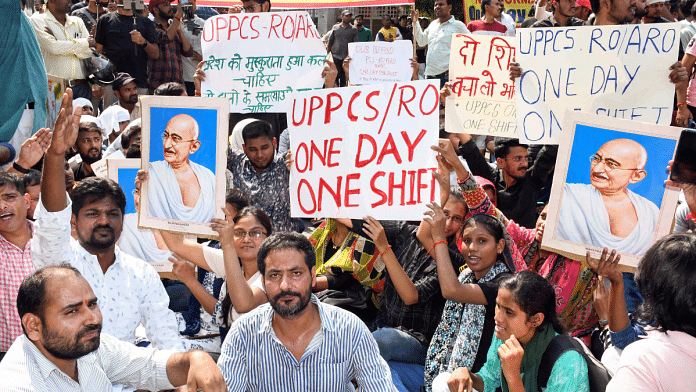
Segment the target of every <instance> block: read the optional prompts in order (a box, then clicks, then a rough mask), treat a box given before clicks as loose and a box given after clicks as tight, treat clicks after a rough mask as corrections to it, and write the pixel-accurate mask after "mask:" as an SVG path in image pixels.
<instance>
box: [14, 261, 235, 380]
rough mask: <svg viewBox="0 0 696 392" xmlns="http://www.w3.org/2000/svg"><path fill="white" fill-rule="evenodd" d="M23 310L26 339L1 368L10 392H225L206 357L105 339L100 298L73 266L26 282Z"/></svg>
mask: <svg viewBox="0 0 696 392" xmlns="http://www.w3.org/2000/svg"><path fill="white" fill-rule="evenodd" d="M16 303H17V309H18V311H19V314H20V317H21V318H22V329H23V330H24V335H23V336H20V337H19V338H17V340H15V342H14V344H12V347H11V348H10V350H9V351H8V353H7V356H6V357H5V358H4V360H3V361H2V363H0V377H1V378H2V380H3V382H2V384H3V385H2V387H0V389H2V390H3V391H8V392H13V391H17V392H19V391H63V392H70V391H96V392H106V391H111V390H112V382H119V383H124V384H127V385H130V386H132V387H135V388H146V389H147V390H153V391H157V390H163V389H171V388H173V387H175V386H180V385H183V384H187V386H188V388H190V389H189V390H192V391H195V390H205V391H215V392H219V391H224V390H225V382H224V379H223V378H222V375H221V374H220V371H219V369H218V368H217V366H215V362H213V359H212V358H211V357H210V355H208V354H206V353H204V352H202V351H189V352H187V353H174V352H171V351H159V350H156V349H151V348H138V347H135V346H133V345H132V344H129V343H126V342H122V341H119V340H118V339H115V338H114V337H112V336H110V335H108V334H102V333H101V330H102V315H101V310H100V308H99V305H98V304H97V297H96V296H95V295H94V291H92V288H91V287H90V285H89V283H88V282H87V281H86V280H85V278H84V277H82V275H81V274H80V272H79V271H78V270H77V269H75V268H73V267H71V266H69V265H67V264H65V265H61V266H58V267H47V268H43V269H40V270H38V271H36V272H35V273H33V274H32V275H30V276H29V277H27V278H26V279H25V280H24V281H23V282H22V284H21V286H20V288H19V293H18V295H17V300H16Z"/></svg>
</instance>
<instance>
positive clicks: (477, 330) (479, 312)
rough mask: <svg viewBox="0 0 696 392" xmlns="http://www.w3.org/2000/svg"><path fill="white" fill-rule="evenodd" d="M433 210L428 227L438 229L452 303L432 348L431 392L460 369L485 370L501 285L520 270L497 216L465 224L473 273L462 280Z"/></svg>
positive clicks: (438, 251) (440, 264) (441, 274)
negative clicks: (436, 382) (438, 378)
mask: <svg viewBox="0 0 696 392" xmlns="http://www.w3.org/2000/svg"><path fill="white" fill-rule="evenodd" d="M430 207H431V208H432V210H433V211H432V212H431V213H430V214H431V215H432V217H433V218H432V219H428V218H426V222H428V223H430V224H431V225H432V229H431V234H432V237H433V242H434V243H435V244H436V245H435V251H434V255H433V257H434V258H435V261H436V262H437V274H438V279H439V281H440V288H441V289H442V295H443V297H445V298H446V299H447V300H448V301H447V303H446V304H445V310H444V311H443V313H442V319H441V321H440V324H439V325H438V327H437V330H436V331H435V335H433V339H432V340H431V342H430V346H429V347H428V354H427V357H426V362H425V379H424V381H425V389H426V391H430V390H431V388H432V381H433V379H434V378H435V377H436V376H437V375H438V374H440V373H443V372H452V371H454V369H456V368H459V367H466V368H470V369H472V371H474V372H476V371H478V370H479V369H480V368H481V366H483V364H484V363H485V361H486V353H487V352H488V347H489V346H490V344H491V338H492V337H493V329H494V320H493V317H494V313H495V298H496V296H497V295H498V286H497V281H498V280H499V279H500V278H501V277H504V276H506V275H508V274H509V273H510V272H514V270H515V266H514V264H513V261H512V257H511V254H510V248H509V247H508V246H507V244H506V239H505V228H504V227H503V224H502V223H501V222H500V221H499V220H498V219H496V218H495V217H493V216H490V215H486V214H476V215H473V216H471V217H470V218H469V219H467V221H466V222H465V223H464V231H463V233H462V253H463V255H464V259H465V260H466V263H467V268H466V269H465V270H464V271H462V272H461V273H460V274H459V277H457V273H456V272H455V270H454V268H452V263H451V261H450V259H449V252H448V251H447V249H446V248H445V247H444V246H443V245H442V244H443V242H442V238H443V235H444V222H445V220H446V217H445V215H444V213H443V211H442V208H440V207H439V206H438V205H432V206H430Z"/></svg>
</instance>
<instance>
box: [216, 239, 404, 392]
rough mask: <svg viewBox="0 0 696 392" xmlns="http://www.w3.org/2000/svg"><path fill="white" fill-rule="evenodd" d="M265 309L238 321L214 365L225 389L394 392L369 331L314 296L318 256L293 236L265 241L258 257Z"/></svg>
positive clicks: (234, 390)
mask: <svg viewBox="0 0 696 392" xmlns="http://www.w3.org/2000/svg"><path fill="white" fill-rule="evenodd" d="M258 267H259V272H261V275H262V281H263V286H264V290H265V292H266V297H267V298H268V304H264V305H261V306H259V307H258V308H256V309H255V310H254V311H253V312H250V313H249V314H248V315H247V316H246V317H243V318H241V319H239V320H237V321H236V322H235V323H234V324H233V325H232V329H231V330H230V332H229V333H228V335H227V339H225V342H224V343H223V345H222V353H221V355H220V358H219V360H218V366H219V367H220V370H221V371H222V374H223V376H224V378H225V381H226V382H227V388H228V389H229V391H230V392H236V391H274V392H275V391H277V392H281V391H282V392H285V391H290V390H303V391H348V390H351V389H353V387H352V385H351V380H352V379H354V378H355V379H356V380H357V383H358V388H359V389H360V391H361V392H377V391H384V392H387V391H393V390H394V385H393V384H392V381H391V375H390V372H389V368H388V366H387V364H386V362H385V361H384V359H382V357H380V355H379V351H378V349H377V344H376V343H375V341H374V339H373V338H372V336H371V334H370V331H369V330H368V329H367V326H366V325H365V324H364V323H363V322H362V321H361V320H360V319H359V318H358V317H357V316H355V315H353V314H352V313H350V312H348V311H345V310H343V309H340V308H337V307H335V306H332V305H327V304H322V303H321V302H319V300H318V299H317V297H316V296H314V295H313V294H312V285H313V284H314V283H315V282H316V261H315V251H314V247H313V246H312V244H311V243H310V242H309V240H308V239H307V238H305V237H304V236H302V235H301V234H297V233H278V234H274V235H272V236H270V237H268V238H267V239H266V240H265V241H264V242H263V244H262V245H261V248H259V253H258Z"/></svg>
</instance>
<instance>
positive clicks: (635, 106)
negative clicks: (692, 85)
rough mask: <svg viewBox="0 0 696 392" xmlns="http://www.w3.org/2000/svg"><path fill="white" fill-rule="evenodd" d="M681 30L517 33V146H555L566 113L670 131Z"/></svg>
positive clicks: (669, 26) (645, 27)
mask: <svg viewBox="0 0 696 392" xmlns="http://www.w3.org/2000/svg"><path fill="white" fill-rule="evenodd" d="M680 30H681V27H680V24H679V23H661V24H639V25H632V24H631V25H617V26H584V27H563V28H555V27H554V28H549V29H519V30H517V38H518V40H519V41H518V44H517V47H518V53H517V57H516V59H517V60H518V62H519V63H520V66H521V68H522V71H523V74H522V76H521V77H520V78H518V80H517V81H516V84H517V91H516V95H517V130H518V133H519V138H520V141H521V142H522V143H529V144H558V143H559V141H560V136H561V134H562V130H563V129H562V128H563V124H564V113H565V111H566V110H575V111H581V112H583V113H591V114H598V115H601V116H604V117H616V118H623V119H627V120H637V121H642V122H646V123H651V124H660V125H669V124H670V122H671V119H672V102H673V97H674V85H673V84H672V83H670V81H669V73H670V69H669V67H670V66H671V65H672V64H674V63H675V62H676V61H677V56H678V53H679V33H680Z"/></svg>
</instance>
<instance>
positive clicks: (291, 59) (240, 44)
mask: <svg viewBox="0 0 696 392" xmlns="http://www.w3.org/2000/svg"><path fill="white" fill-rule="evenodd" d="M201 46H202V48H203V59H204V60H205V61H206V65H205V66H204V67H203V71H204V72H205V75H206V78H205V81H204V82H203V83H202V85H201V95H203V96H204V97H225V98H229V100H230V112H231V113H266V112H285V111H286V110H287V102H289V101H290V99H291V95H292V93H293V92H295V91H304V90H312V89H316V88H321V87H322V85H323V84H324V81H323V79H322V77H321V72H322V70H323V68H324V59H325V58H326V48H325V47H324V44H323V43H322V42H321V36H320V35H319V33H318V32H317V30H316V28H315V27H314V22H312V18H311V17H310V16H309V14H308V13H307V12H305V11H296V12H267V13H258V14H245V13H242V14H225V15H218V16H214V17H211V18H209V19H208V20H207V21H206V22H205V28H204V29H203V34H202V36H201Z"/></svg>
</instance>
